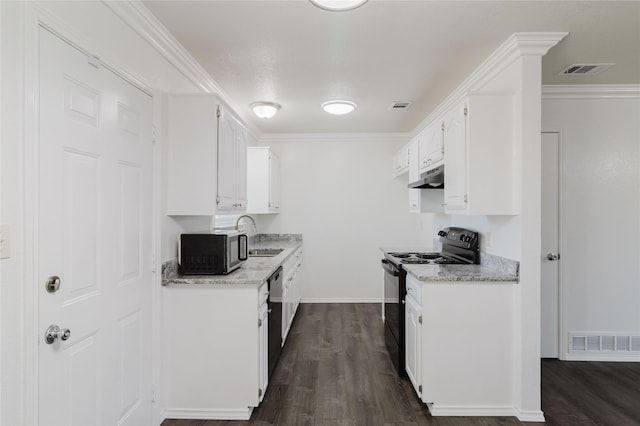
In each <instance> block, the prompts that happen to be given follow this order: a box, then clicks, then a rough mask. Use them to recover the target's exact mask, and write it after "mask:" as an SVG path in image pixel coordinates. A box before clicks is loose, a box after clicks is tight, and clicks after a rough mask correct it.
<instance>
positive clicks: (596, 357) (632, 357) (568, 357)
mask: <svg viewBox="0 0 640 426" xmlns="http://www.w3.org/2000/svg"><path fill="white" fill-rule="evenodd" d="M564 361H594V362H640V355H638V354H635V353H634V354H629V355H624V354H621V353H615V354H612V353H611V352H608V353H604V354H594V353H589V354H584V355H576V354H575V353H573V354H568V353H567V354H565V355H564Z"/></svg>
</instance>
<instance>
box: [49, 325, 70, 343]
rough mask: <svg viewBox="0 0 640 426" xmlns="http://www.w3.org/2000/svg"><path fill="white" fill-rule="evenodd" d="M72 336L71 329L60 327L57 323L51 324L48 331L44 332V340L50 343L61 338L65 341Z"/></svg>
mask: <svg viewBox="0 0 640 426" xmlns="http://www.w3.org/2000/svg"><path fill="white" fill-rule="evenodd" d="M69 337H71V330H69V329H68V328H60V327H58V326H57V325H50V326H49V328H47V331H45V332H44V341H45V342H47V344H48V345H50V344H52V343H53V342H55V341H56V340H58V339H60V340H62V341H63V342H64V341H65V340H68V339H69Z"/></svg>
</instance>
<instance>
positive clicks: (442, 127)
mask: <svg viewBox="0 0 640 426" xmlns="http://www.w3.org/2000/svg"><path fill="white" fill-rule="evenodd" d="M440 128H441V129H442V131H443V132H444V121H443V122H442V126H441V127H440Z"/></svg>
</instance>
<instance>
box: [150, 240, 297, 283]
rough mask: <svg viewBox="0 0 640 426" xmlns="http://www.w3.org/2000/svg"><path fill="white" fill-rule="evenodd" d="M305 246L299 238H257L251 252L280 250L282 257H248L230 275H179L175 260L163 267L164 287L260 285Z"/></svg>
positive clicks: (252, 243) (253, 241)
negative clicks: (255, 250)
mask: <svg viewBox="0 0 640 426" xmlns="http://www.w3.org/2000/svg"><path fill="white" fill-rule="evenodd" d="M301 246H302V235H300V234H258V235H254V236H252V237H250V238H249V250H253V249H262V248H281V249H284V250H283V251H282V253H280V254H278V255H277V256H273V257H249V259H247V261H246V262H245V263H244V264H243V265H242V266H240V267H239V268H238V269H236V270H235V271H233V272H231V273H230V274H227V275H183V274H180V273H179V272H178V271H177V267H176V265H175V260H174V261H173V262H172V261H170V264H167V265H166V266H165V265H163V270H164V273H163V277H162V285H164V286H170V287H171V286H179V285H184V284H197V285H206V284H208V285H220V284H226V285H260V284H262V283H263V282H264V281H265V280H266V279H267V278H269V276H271V274H272V273H274V272H275V271H276V269H278V267H279V266H280V265H282V264H284V262H285V261H286V260H287V259H288V258H289V256H291V255H292V254H293V253H295V251H296V250H297V249H298V248H299V247H301Z"/></svg>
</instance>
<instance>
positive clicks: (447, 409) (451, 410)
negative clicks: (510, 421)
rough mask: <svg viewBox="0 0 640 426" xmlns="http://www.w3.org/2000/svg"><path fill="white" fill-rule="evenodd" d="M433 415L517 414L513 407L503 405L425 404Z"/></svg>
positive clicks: (491, 415) (497, 415)
mask: <svg viewBox="0 0 640 426" xmlns="http://www.w3.org/2000/svg"><path fill="white" fill-rule="evenodd" d="M427 407H429V412H430V413H431V415H432V416H433V417H439V416H467V417H471V416H473V417H475V416H480V417H505V416H509V417H513V416H517V415H518V411H517V410H516V409H515V408H514V407H509V406H504V405H439V404H427Z"/></svg>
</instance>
